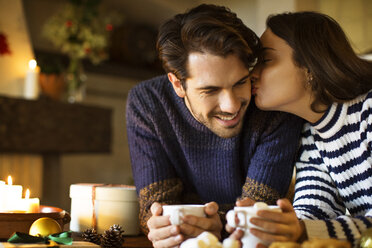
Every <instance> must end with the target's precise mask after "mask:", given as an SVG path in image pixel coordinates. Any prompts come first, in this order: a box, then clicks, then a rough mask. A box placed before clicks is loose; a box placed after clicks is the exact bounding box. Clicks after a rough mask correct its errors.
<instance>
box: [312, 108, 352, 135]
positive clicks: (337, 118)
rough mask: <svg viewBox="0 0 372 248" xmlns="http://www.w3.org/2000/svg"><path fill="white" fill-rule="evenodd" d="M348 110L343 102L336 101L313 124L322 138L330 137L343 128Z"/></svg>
mask: <svg viewBox="0 0 372 248" xmlns="http://www.w3.org/2000/svg"><path fill="white" fill-rule="evenodd" d="M346 110H347V108H346V107H345V106H344V105H343V104H339V103H334V104H332V105H331V106H330V107H329V108H328V109H327V111H326V112H325V113H324V115H323V116H322V118H320V120H318V121H317V122H315V123H312V124H311V125H312V127H313V128H314V129H315V130H316V132H317V133H318V134H319V135H320V136H321V137H322V138H330V137H331V136H333V135H334V134H336V133H337V132H338V131H339V130H340V129H341V127H342V125H343V120H344V117H345V115H346Z"/></svg>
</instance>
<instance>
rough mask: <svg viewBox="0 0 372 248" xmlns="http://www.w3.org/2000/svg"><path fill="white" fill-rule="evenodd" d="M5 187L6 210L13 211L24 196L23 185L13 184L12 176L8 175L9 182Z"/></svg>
mask: <svg viewBox="0 0 372 248" xmlns="http://www.w3.org/2000/svg"><path fill="white" fill-rule="evenodd" d="M3 187H4V188H3V189H4V198H3V199H4V202H5V203H4V205H5V206H4V211H12V210H14V209H16V208H17V203H18V201H19V199H21V198H22V185H13V180H12V177H11V176H8V184H7V185H4V186H3Z"/></svg>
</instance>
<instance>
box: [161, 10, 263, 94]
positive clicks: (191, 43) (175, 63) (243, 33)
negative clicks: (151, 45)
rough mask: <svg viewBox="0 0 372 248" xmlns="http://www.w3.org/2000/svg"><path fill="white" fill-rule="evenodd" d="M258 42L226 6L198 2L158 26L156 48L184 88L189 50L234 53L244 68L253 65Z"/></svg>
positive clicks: (168, 68) (167, 67) (169, 70)
mask: <svg viewBox="0 0 372 248" xmlns="http://www.w3.org/2000/svg"><path fill="white" fill-rule="evenodd" d="M260 48H261V45H260V41H259V38H258V37H257V35H256V34H255V33H254V32H253V31H252V30H250V29H249V28H248V27H246V26H245V25H244V24H243V22H242V21H241V20H240V19H239V18H238V17H237V16H236V14H235V13H233V12H231V11H230V10H229V9H228V8H226V7H222V6H216V5H210V4H202V5H199V6H197V7H195V8H193V9H191V10H189V11H187V12H186V13H184V14H178V15H176V16H174V17H173V18H171V19H170V20H168V21H167V22H165V23H164V24H163V25H162V26H161V27H160V29H159V34H158V40H157V50H158V53H159V58H160V60H161V61H162V64H163V67H164V70H165V71H166V72H167V73H169V72H171V73H173V74H174V75H175V76H176V77H177V78H178V79H179V80H180V81H181V83H182V86H183V88H184V89H186V84H185V81H186V79H187V78H188V77H189V75H188V71H187V61H188V57H189V54H190V53H193V52H199V53H210V54H213V55H217V56H222V57H226V56H228V55H230V54H235V55H237V56H238V57H239V58H240V59H241V61H242V62H243V63H244V65H245V66H246V67H247V68H250V67H252V66H254V64H255V62H256V60H257V56H258V53H259V51H260V50H261V49H260Z"/></svg>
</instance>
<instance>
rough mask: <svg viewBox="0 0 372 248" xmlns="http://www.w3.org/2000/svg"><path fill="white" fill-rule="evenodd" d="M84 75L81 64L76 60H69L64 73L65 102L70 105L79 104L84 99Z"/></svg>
mask: <svg viewBox="0 0 372 248" xmlns="http://www.w3.org/2000/svg"><path fill="white" fill-rule="evenodd" d="M85 81H86V75H85V74H84V70H83V64H82V63H81V60H80V59H78V58H70V64H69V66H68V69H67V73H66V84H67V101H68V102H70V103H75V102H81V101H83V99H84V97H85V90H86V85H85Z"/></svg>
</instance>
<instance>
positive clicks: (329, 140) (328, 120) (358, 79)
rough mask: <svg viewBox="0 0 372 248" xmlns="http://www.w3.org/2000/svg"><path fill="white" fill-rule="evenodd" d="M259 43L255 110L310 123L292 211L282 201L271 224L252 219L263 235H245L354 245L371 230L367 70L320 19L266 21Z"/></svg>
mask: <svg viewBox="0 0 372 248" xmlns="http://www.w3.org/2000/svg"><path fill="white" fill-rule="evenodd" d="M261 41H262V45H263V47H264V51H263V58H262V62H261V63H260V64H259V66H258V67H257V68H256V70H255V72H254V78H255V82H254V84H253V90H252V94H254V95H255V102H256V105H257V106H258V107H259V108H261V109H264V110H279V111H285V112H289V113H293V114H295V115H297V116H300V117H302V118H303V119H305V120H307V121H308V123H307V124H305V126H304V129H303V133H302V140H301V141H302V142H301V144H302V145H301V149H300V153H299V158H298V162H297V163H296V169H297V174H296V193H295V199H294V203H293V207H292V205H291V204H290V202H289V201H288V200H284V199H282V200H279V201H278V202H277V204H278V205H279V206H280V207H281V208H282V210H283V213H281V214H280V213H270V212H265V211H261V212H260V213H259V216H261V217H265V218H267V219H268V220H262V219H257V218H254V219H252V220H251V222H252V223H253V224H254V225H257V226H259V227H262V228H264V229H266V230H267V232H264V231H260V230H258V229H257V228H252V229H251V230H250V231H251V233H253V234H254V235H256V236H257V237H259V238H261V239H264V240H269V241H302V240H303V239H305V238H314V237H318V238H330V237H334V238H338V239H347V240H349V241H350V242H351V243H352V244H353V245H354V246H356V245H357V244H358V243H359V241H360V240H359V239H360V235H361V233H362V232H363V231H364V230H365V229H367V228H369V227H371V226H372V156H371V148H372V147H371V146H372V132H371V131H372V114H371V113H372V90H371V89H372V64H371V63H370V62H368V61H365V60H362V59H360V58H359V57H358V56H357V55H356V54H355V53H354V51H353V49H352V48H351V46H350V44H349V42H348V40H347V38H346V36H345V34H344V32H343V31H342V29H341V27H340V26H339V25H338V24H337V23H336V21H334V20H333V19H332V18H330V17H329V16H326V15H324V14H320V13H315V12H298V13H285V14H279V15H274V16H270V17H269V18H268V20H267V29H266V31H265V32H264V34H263V35H262V37H261ZM346 210H348V211H349V213H350V215H346ZM296 214H297V216H296ZM297 217H298V218H299V219H300V220H298V218H297Z"/></svg>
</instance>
